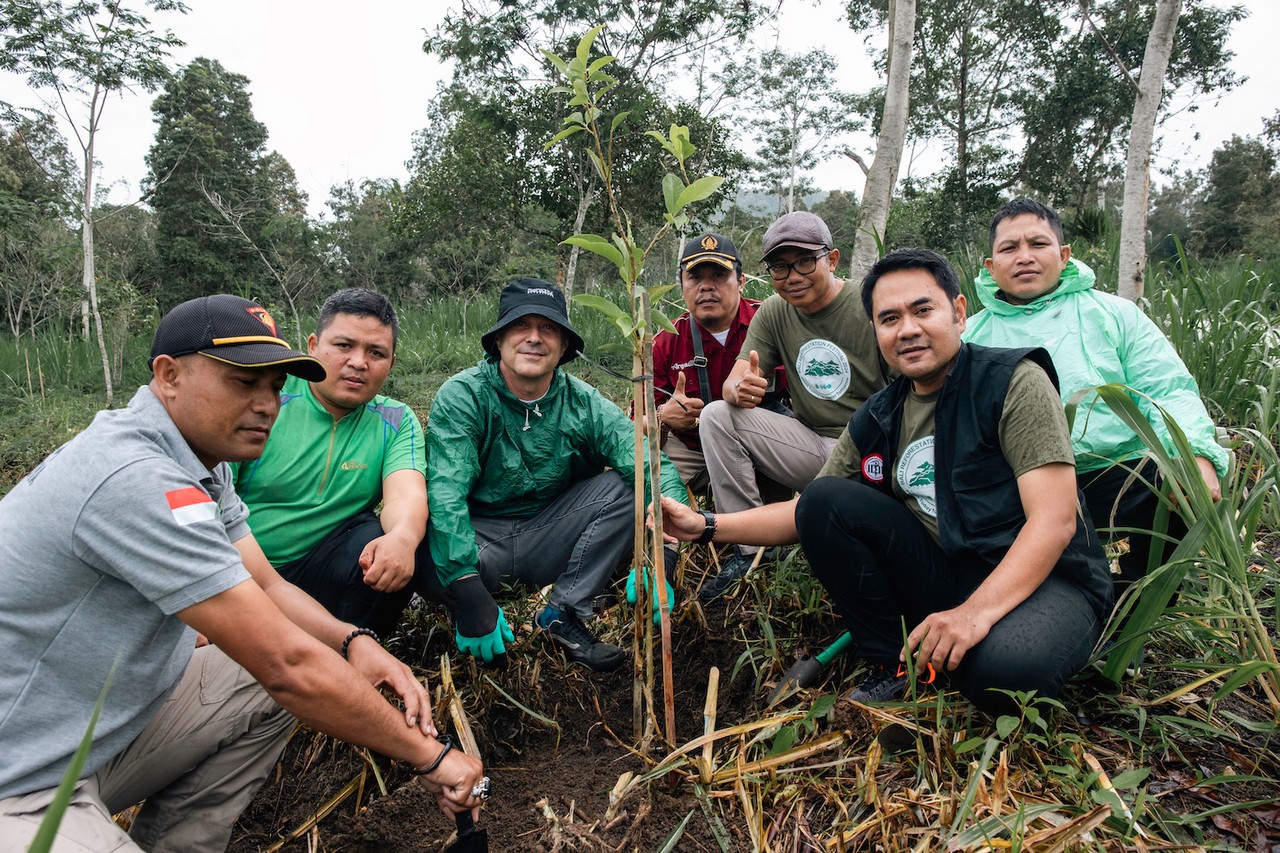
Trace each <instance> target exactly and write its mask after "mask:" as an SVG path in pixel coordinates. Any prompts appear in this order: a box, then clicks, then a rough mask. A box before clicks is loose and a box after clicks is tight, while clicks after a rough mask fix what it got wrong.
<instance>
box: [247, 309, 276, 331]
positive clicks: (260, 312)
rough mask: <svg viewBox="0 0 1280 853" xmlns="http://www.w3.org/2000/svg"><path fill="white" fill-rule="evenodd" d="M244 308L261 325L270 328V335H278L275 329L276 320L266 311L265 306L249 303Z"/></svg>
mask: <svg viewBox="0 0 1280 853" xmlns="http://www.w3.org/2000/svg"><path fill="white" fill-rule="evenodd" d="M244 310H245V311H247V312H249V313H250V314H252V315H253V317H254V319H256V320H257V321H258V322H259V323H261V324H262V325H264V326H266V327H267V328H268V329H270V330H271V334H272V336H274V337H279V336H280V333H279V332H278V331H276V321H275V320H273V319H272V318H271V315H270V314H268V313H267V309H266V308H263V307H262V306H261V305H251V306H249V307H248V308H246V309H244Z"/></svg>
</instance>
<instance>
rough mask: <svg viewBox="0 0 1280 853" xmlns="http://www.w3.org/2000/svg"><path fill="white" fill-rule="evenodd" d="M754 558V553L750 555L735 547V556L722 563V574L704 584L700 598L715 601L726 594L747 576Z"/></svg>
mask: <svg viewBox="0 0 1280 853" xmlns="http://www.w3.org/2000/svg"><path fill="white" fill-rule="evenodd" d="M754 560H755V556H754V555H751V556H748V555H746V554H744V553H742V552H741V551H739V550H737V549H734V551H733V556H731V557H730V558H729V559H727V560H725V561H724V563H722V564H721V566H720V574H718V575H716V576H715V577H713V578H711V579H710V580H708V581H707V582H706V583H704V584H703V585H702V589H700V590H698V598H701V599H702V600H703V601H715V600H716V599H717V598H719V597H720V596H722V595H724V594H725V593H726V592H728V591H729V590H730V589H731V588H732V587H733V585H734V584H736V583H737V582H738V581H740V580H742V579H743V578H745V577H746V576H747V572H749V571H751V563H752V562H753V561H754Z"/></svg>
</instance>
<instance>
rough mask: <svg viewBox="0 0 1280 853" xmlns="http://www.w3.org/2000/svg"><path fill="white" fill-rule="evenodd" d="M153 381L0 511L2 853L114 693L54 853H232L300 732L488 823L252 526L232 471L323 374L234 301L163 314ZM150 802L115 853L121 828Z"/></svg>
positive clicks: (425, 731)
mask: <svg viewBox="0 0 1280 853" xmlns="http://www.w3.org/2000/svg"><path fill="white" fill-rule="evenodd" d="M150 364H151V372H152V379H151V382H150V384H149V385H146V386H144V387H142V388H140V389H138V392H137V394H135V395H134V397H133V399H132V400H131V401H130V403H129V406H128V408H126V409H119V410H114V411H105V412H101V413H99V414H98V416H97V417H96V418H95V419H94V421H93V423H92V424H90V425H89V427H88V428H87V429H85V430H84V432H82V433H81V434H80V435H78V436H76V437H75V438H73V439H72V440H71V441H69V442H67V443H66V444H64V445H63V446H62V447H61V448H59V449H58V450H56V451H54V453H53V454H51V455H50V456H49V457H48V458H47V459H45V460H44V461H43V462H42V463H40V465H39V466H38V467H37V468H36V469H35V470H34V471H32V472H31V473H30V474H28V475H27V477H26V478H25V479H24V480H23V481H22V482H20V483H19V484H18V485H17V486H15V487H14V489H13V491H11V492H10V493H9V494H8V495H7V496H5V498H4V500H3V501H0V648H3V649H4V657H3V661H2V662H0V756H3V759H2V760H0V838H3V839H6V840H5V841H4V842H3V845H0V846H4V847H5V848H6V849H25V848H26V846H27V844H28V842H29V841H30V840H31V838H32V837H33V836H34V834H35V832H36V829H37V827H38V826H39V825H40V822H41V820H42V819H43V817H44V815H45V813H46V811H48V809H49V806H50V804H51V803H52V801H53V800H54V797H55V792H56V786H57V785H58V782H59V780H60V779H61V778H62V775H63V773H64V772H65V771H66V769H67V767H68V765H69V764H70V763H71V759H72V756H73V755H74V754H75V752H76V750H77V748H78V747H79V744H80V741H81V739H82V738H83V737H84V735H85V732H86V730H87V729H88V727H89V724H90V719H91V718H92V716H93V714H94V710H95V704H96V703H97V701H98V696H99V693H100V692H101V691H102V688H103V685H104V682H106V681H107V679H108V677H109V674H111V673H114V679H113V680H112V682H111V688H110V690H109V691H108V692H107V693H106V695H105V699H104V701H103V703H102V707H101V713H100V716H99V717H98V720H97V725H96V727H95V728H94V731H93V744H92V748H91V749H90V751H89V754H88V759H87V761H86V762H85V764H84V769H83V771H82V773H81V776H80V779H79V781H78V782H77V784H76V788H75V792H74V795H73V797H72V800H71V804H70V807H69V808H68V810H67V811H66V813H65V814H64V815H63V816H62V820H61V824H60V826H59V828H58V840H57V842H55V849H67V850H72V849H74V850H113V851H140V850H144V849H145V850H149V851H189V850H200V851H214V850H223V849H225V848H226V846H227V842H228V840H229V839H230V837H231V827H232V825H233V824H234V823H235V821H236V818H237V817H239V815H240V812H241V811H242V810H243V809H244V807H245V806H246V805H247V804H248V803H249V801H250V800H251V799H252V798H253V795H254V793H255V792H256V791H257V789H258V787H259V786H260V785H261V784H262V782H263V780H264V779H265V778H266V776H267V774H268V773H269V772H270V770H271V767H272V766H273V765H274V764H275V761H276V758H277V756H278V755H279V754H280V750H281V748H282V747H283V746H284V743H285V741H286V740H288V737H289V733H290V731H291V730H292V729H293V726H294V718H295V717H296V718H297V719H298V720H301V721H302V722H304V723H306V724H308V725H310V726H312V727H314V728H316V729H319V730H320V731H323V732H325V733H327V734H330V735H333V736H335V737H339V738H343V739H345V740H349V741H351V742H353V743H357V744H360V745H363V746H367V747H370V748H371V749H375V750H377V751H378V752H381V753H383V754H384V755H388V756H391V757H393V758H397V759H400V760H401V761H404V762H407V763H409V764H410V766H411V767H413V768H418V769H419V770H420V771H421V772H422V775H421V776H420V777H419V778H420V779H421V780H422V782H424V783H425V785H426V787H427V788H428V789H430V790H431V791H432V792H433V793H434V794H435V795H436V798H437V801H438V802H439V804H440V805H441V807H442V808H444V809H445V810H446V811H447V812H461V811H465V810H468V809H472V808H474V807H476V806H478V805H479V804H480V799H479V797H480V796H482V795H484V794H485V793H486V788H485V787H484V786H483V785H482V784H481V772H482V771H481V766H480V763H479V762H478V761H476V760H475V759H474V758H471V757H469V756H466V755H463V754H461V753H460V752H458V751H457V750H451V749H449V748H448V747H447V746H446V744H444V743H442V742H441V741H439V740H437V738H436V729H435V726H434V725H432V722H431V707H430V704H429V702H428V699H427V693H426V691H425V690H424V689H423V686H422V684H420V683H419V682H418V680H417V679H416V678H415V677H414V675H413V673H412V672H411V671H410V670H409V668H408V667H407V666H405V665H404V664H402V663H400V662H399V661H397V660H396V659H395V658H393V657H392V656H391V655H389V654H388V653H387V652H386V651H384V650H383V649H382V647H381V646H380V645H379V644H378V643H377V642H376V641H375V640H374V639H372V637H371V633H372V632H370V631H368V630H366V629H362V628H356V627H355V626H354V625H351V624H350V623H345V622H341V621H339V620H337V619H335V618H334V617H332V616H330V615H329V613H328V612H327V611H326V610H325V609H324V608H323V607H322V606H320V605H319V604H317V603H316V602H315V601H314V600H313V599H311V598H310V597H308V596H307V595H306V594H305V593H303V592H302V591H301V590H299V589H298V588H297V587H295V586H293V585H292V584H290V583H288V582H286V581H284V580H282V579H281V578H280V576H279V575H278V574H276V572H275V571H274V570H273V569H272V567H271V565H270V563H268V562H267V560H266V558H265V557H264V556H263V554H262V549H261V548H260V547H258V544H257V542H256V541H255V540H254V538H253V535H252V534H251V533H250V532H249V528H248V526H247V525H246V524H245V516H246V514H247V513H246V510H245V506H244V504H243V503H242V502H241V501H240V499H239V497H237V495H236V491H235V488H234V487H233V486H232V483H231V473H230V471H229V469H228V467H227V465H226V464H225V463H226V462H227V461H242V460H248V459H255V458H257V456H258V455H259V454H260V453H262V449H263V447H264V446H265V445H266V443H267V437H268V435H269V434H270V432H271V427H272V424H273V423H274V421H275V418H276V414H277V413H278V412H279V410H280V389H281V387H282V386H283V385H284V382H285V376H286V374H293V375H296V376H300V377H301V378H303V379H305V380H308V381H311V382H319V381H322V380H323V379H324V376H325V373H324V368H323V367H322V366H321V365H320V363H319V362H317V361H316V360H315V359H313V358H311V357H309V356H307V355H304V354H302V353H299V352H295V351H293V350H290V349H289V348H288V345H287V344H286V343H285V342H284V341H283V340H281V339H280V337H279V334H278V333H277V331H276V327H275V322H274V321H273V320H272V319H271V317H270V315H269V314H267V312H266V311H265V310H263V308H262V306H260V305H256V304H255V303H253V302H250V301H248V300H246V299H241V298H239V297H235V296H209V297H202V298H200V299H194V300H191V301H189V302H185V303H183V304H182V305H179V306H178V307H177V308H175V309H173V310H172V311H171V312H169V314H168V315H166V316H165V318H164V319H163V320H161V322H160V326H159V328H158V329H157V330H156V336H155V341H154V343H153V344H152V348H151V361H150ZM197 631H198V632H199V633H201V634H203V635H204V636H205V637H207V638H208V640H209V644H208V645H203V646H201V647H200V648H196V632H197ZM377 687H388V688H390V689H391V690H393V691H394V692H395V693H396V694H397V695H398V696H399V698H400V700H401V701H402V702H403V703H404V711H403V712H401V711H397V710H396V709H395V708H394V707H392V706H391V705H390V704H389V703H388V702H387V701H386V700H385V699H383V698H382V696H380V695H379V694H378V691H377V689H376V688H377ZM140 800H145V801H146V803H145V805H144V806H143V807H142V810H141V811H140V812H139V813H138V815H137V817H136V819H135V820H134V822H133V826H132V828H131V830H130V835H129V836H126V835H125V834H124V833H123V832H122V831H121V829H120V828H119V827H118V826H116V824H115V823H114V822H112V820H111V815H112V814H114V813H115V812H118V811H122V810H124V809H126V808H128V807H129V806H132V805H133V804H135V803H137V802H139V801H140Z"/></svg>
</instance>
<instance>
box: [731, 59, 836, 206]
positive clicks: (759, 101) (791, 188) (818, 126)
mask: <svg viewBox="0 0 1280 853" xmlns="http://www.w3.org/2000/svg"><path fill="white" fill-rule="evenodd" d="M835 71H836V59H835V57H834V56H832V55H831V54H829V53H827V52H826V51H825V50H811V51H808V52H807V53H795V54H793V53H787V52H786V51H783V50H779V49H776V48H775V49H773V50H767V51H764V52H763V53H760V54H754V53H749V54H747V55H746V57H745V58H743V59H740V60H734V61H731V62H729V63H727V64H726V65H725V68H724V71H723V78H724V80H725V81H726V82H725V90H726V93H727V94H728V95H729V96H730V97H734V98H737V99H739V101H741V102H744V103H749V104H750V106H751V109H750V110H749V112H748V113H747V114H746V115H745V116H744V118H743V119H742V123H743V124H745V125H747V126H749V127H751V128H752V129H753V131H754V132H755V139H756V143H757V145H758V147H757V148H756V156H757V158H758V160H757V164H756V172H757V175H758V177H759V180H760V182H761V184H762V188H763V189H765V190H766V191H768V192H772V193H773V194H774V195H775V197H776V198H777V202H778V211H777V212H778V213H779V214H782V213H790V212H792V211H794V210H795V209H796V198H797V197H798V196H803V195H804V194H805V193H807V192H812V182H811V181H810V180H808V179H807V177H806V175H805V173H806V172H808V171H809V170H811V169H813V168H814V167H815V166H817V165H818V164H819V163H820V162H821V161H822V160H823V159H825V157H826V156H827V155H828V154H830V153H832V151H833V150H834V144H835V142H836V140H837V139H838V138H839V137H840V136H842V135H844V134H847V133H850V132H852V131H854V130H856V129H857V128H858V126H859V124H860V121H859V118H858V116H857V115H856V114H855V113H854V99H853V98H852V97H851V96H850V95H847V94H845V93H842V92H840V91H839V90H837V89H836V87H835V85H834V81H835V76H836V75H835Z"/></svg>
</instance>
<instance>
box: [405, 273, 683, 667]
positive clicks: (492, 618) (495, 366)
mask: <svg viewBox="0 0 1280 853" xmlns="http://www.w3.org/2000/svg"><path fill="white" fill-rule="evenodd" d="M480 343H481V345H482V346H483V348H484V351H485V354H486V355H485V358H484V360H483V361H481V362H480V364H479V365H477V366H476V367H473V368H470V369H468V370H464V371H462V372H461V373H458V374H456V375H454V376H453V377H452V378H450V379H449V380H448V381H447V382H445V383H444V385H442V386H441V387H440V392H439V393H438V394H436V398H435V402H434V403H432V406H431V415H430V417H429V419H428V421H427V497H428V500H429V502H430V504H431V517H430V520H429V521H428V523H427V541H428V544H429V545H430V547H431V557H432V560H433V562H434V563H435V566H436V570H437V571H438V572H439V575H440V581H441V582H442V583H443V584H444V585H445V587H446V588H447V592H448V595H449V597H450V598H451V599H452V605H453V614H454V639H455V640H456V642H457V644H458V649H459V651H462V652H464V653H466V654H470V655H473V656H475V657H477V658H481V659H482V660H484V661H494V660H495V659H497V660H501V659H503V657H502V656H504V655H505V654H506V646H507V643H509V642H511V641H512V640H513V639H514V633H513V632H512V630H511V628H510V626H509V625H508V624H507V618H506V615H505V613H504V612H503V610H502V608H500V607H499V606H498V604H497V602H495V601H494V598H493V593H494V592H497V591H498V589H499V588H500V587H501V586H503V585H505V584H520V585H523V586H526V587H532V588H534V589H537V588H538V587H541V586H544V585H546V584H554V586H553V588H552V591H551V598H550V601H549V602H548V605H547V607H546V608H544V609H543V610H541V611H540V612H539V613H538V616H537V620H536V621H537V625H538V627H539V628H541V629H542V630H543V632H544V636H545V637H547V639H548V640H549V641H551V642H553V643H554V644H556V645H557V646H558V647H559V648H560V649H562V650H563V651H564V654H565V657H567V658H568V659H569V660H570V661H573V662H576V663H581V664H585V665H586V666H588V667H590V668H591V669H594V670H601V671H603V670H610V669H615V668H616V667H618V666H619V665H620V664H621V663H622V662H623V661H624V660H625V659H626V655H625V653H624V652H623V650H622V649H621V648H619V647H618V646H615V645H613V644H612V643H607V642H604V641H602V640H600V639H599V638H597V637H596V635H595V634H593V633H592V632H591V630H590V629H589V628H588V627H587V622H588V621H589V620H590V619H591V617H592V615H593V607H592V605H593V602H594V601H595V600H596V598H597V597H598V596H599V595H600V594H601V593H602V592H603V591H604V590H605V589H606V588H608V586H609V585H610V584H611V583H612V582H613V579H614V576H615V574H616V573H617V572H618V568H619V564H620V563H621V561H622V556H623V554H625V553H626V552H627V551H628V549H630V548H631V547H632V538H633V536H634V532H635V503H634V492H633V483H634V477H635V474H634V472H635V467H634V464H633V461H634V459H635V456H634V453H635V451H634V449H633V448H634V428H633V426H632V423H631V420H630V419H629V418H628V417H627V416H626V414H625V413H624V412H623V411H622V409H620V408H618V407H617V406H615V405H614V404H613V403H610V402H609V401H608V400H606V399H605V398H604V397H603V396H602V395H601V394H600V392H599V391H597V390H596V389H595V388H592V387H591V386H590V385H588V384H587V383H585V382H583V381H582V380H580V379H578V378H576V377H573V376H570V375H569V374H567V373H565V372H564V371H563V370H561V369H560V365H562V364H565V363H566V362H568V361H571V360H572V359H574V358H577V356H578V353H579V352H581V351H582V348H583V341H582V337H581V336H580V335H579V334H578V333H577V332H576V331H574V329H573V326H571V325H570V324H569V318H568V314H567V311H566V305H565V299H564V294H563V293H562V292H561V291H560V290H559V289H557V288H556V287H555V286H554V285H552V284H549V283H547V282H545V281H542V280H540V279H536V278H522V279H517V280H516V281H513V282H511V283H510V284H508V285H507V286H506V287H505V288H504V289H503V291H502V295H501V297H500V298H499V301H498V319H497V322H496V323H494V325H493V328H491V329H489V331H487V332H485V334H484V336H483V337H482V338H481V339H480ZM661 485H662V491H663V492H664V493H665V494H667V495H679V496H683V495H685V494H686V492H685V488H684V485H683V484H682V483H681V482H680V477H679V474H678V473H677V472H676V468H675V466H674V465H672V464H671V462H670V461H669V460H668V459H667V458H666V457H665V456H664V457H663V459H662V484H661ZM667 555H668V560H669V563H668V566H667V569H668V572H670V570H671V568H672V567H673V562H674V561H673V560H672V558H674V556H675V551H674V550H672V549H667ZM629 592H630V593H631V594H632V597H633V596H634V586H633V585H632V588H631V589H630V590H629ZM633 600H634V598H633Z"/></svg>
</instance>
